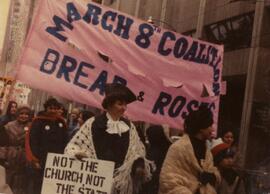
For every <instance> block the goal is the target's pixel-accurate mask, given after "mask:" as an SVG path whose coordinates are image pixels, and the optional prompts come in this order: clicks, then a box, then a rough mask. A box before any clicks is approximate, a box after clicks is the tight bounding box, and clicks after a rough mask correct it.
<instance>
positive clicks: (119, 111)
mask: <svg viewBox="0 0 270 194" xmlns="http://www.w3.org/2000/svg"><path fill="white" fill-rule="evenodd" d="M126 110H127V103H126V102H125V101H120V100H116V101H115V103H114V104H112V105H111V106H110V107H108V112H109V113H110V114H111V115H112V116H114V117H116V118H120V117H121V116H123V115H124V113H125V111H126Z"/></svg>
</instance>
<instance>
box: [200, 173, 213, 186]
mask: <svg viewBox="0 0 270 194" xmlns="http://www.w3.org/2000/svg"><path fill="white" fill-rule="evenodd" d="M199 181H200V182H201V183H202V184H203V185H206V184H207V183H210V184H211V185H213V186H214V185H215V183H216V176H215V174H214V173H210V172H202V173H201V174H200V175H199Z"/></svg>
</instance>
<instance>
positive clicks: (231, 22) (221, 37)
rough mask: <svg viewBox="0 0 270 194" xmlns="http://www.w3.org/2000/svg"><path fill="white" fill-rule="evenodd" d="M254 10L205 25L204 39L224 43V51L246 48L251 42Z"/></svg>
mask: <svg viewBox="0 0 270 194" xmlns="http://www.w3.org/2000/svg"><path fill="white" fill-rule="evenodd" d="M253 19H254V12H252V13H247V14H244V15H240V16H236V17H232V18H229V19H226V20H223V21H220V22H217V23H214V24H210V25H207V26H205V34H206V39H207V41H209V42H212V43H216V44H224V49H225V51H230V50H236V49H241V48H248V47H250V44H251V37H252V27H253Z"/></svg>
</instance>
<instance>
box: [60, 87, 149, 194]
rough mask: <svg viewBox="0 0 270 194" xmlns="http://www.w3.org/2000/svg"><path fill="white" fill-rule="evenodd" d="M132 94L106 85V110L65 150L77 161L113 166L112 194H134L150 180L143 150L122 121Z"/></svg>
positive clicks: (130, 127)
mask: <svg viewBox="0 0 270 194" xmlns="http://www.w3.org/2000/svg"><path fill="white" fill-rule="evenodd" d="M135 100H136V96H135V95H134V93H133V92H132V91H131V90H130V89H129V88H127V87H126V86H124V85H121V84H115V83H114V84H107V85H106V86H105V98H104V100H103V102H102V106H103V108H104V109H105V110H106V112H104V113H103V114H101V115H99V116H96V117H92V118H90V119H89V120H88V121H86V122H85V124H84V125H83V126H82V127H81V128H80V130H79V131H78V132H77V133H76V134H75V136H74V137H73V138H72V139H71V141H70V142H69V144H68V145H67V147H66V149H65V153H66V154H69V155H71V156H75V157H76V158H78V159H81V158H83V157H89V158H92V159H99V160H108V161H113V162H114V163H115V171H114V183H113V188H112V194H136V193H138V192H139V190H140V187H141V186H142V184H143V183H144V182H145V181H147V180H149V179H150V177H151V172H150V171H151V168H152V169H153V168H154V167H153V166H152V165H153V163H152V162H150V161H148V160H147V159H146V158H145V155H146V153H145V147H144V145H143V143H142V142H141V141H140V138H139V136H138V134H137V131H136V128H135V126H134V124H133V123H132V122H130V121H129V120H128V119H126V118H124V117H123V114H124V112H125V111H126V108H127V104H129V103H132V102H134V101H135Z"/></svg>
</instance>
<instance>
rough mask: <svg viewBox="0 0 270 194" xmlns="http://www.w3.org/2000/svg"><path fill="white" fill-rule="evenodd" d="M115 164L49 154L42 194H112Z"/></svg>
mask: <svg viewBox="0 0 270 194" xmlns="http://www.w3.org/2000/svg"><path fill="white" fill-rule="evenodd" d="M113 171H114V163H113V162H110V161H103V160H93V159H83V160H78V159H75V158H70V157H68V156H65V155H62V154H53V153H49V154H48V156H47V160H46V167H45V170H44V176H43V183H42V191H41V193H42V194H78V193H81V194H83V193H93V194H110V193H111V188H112V182H113Z"/></svg>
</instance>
